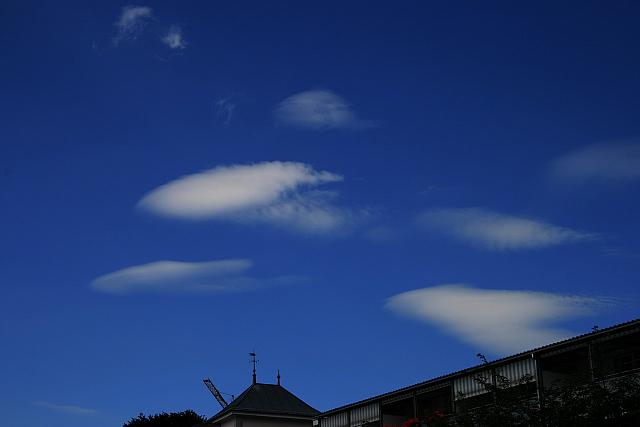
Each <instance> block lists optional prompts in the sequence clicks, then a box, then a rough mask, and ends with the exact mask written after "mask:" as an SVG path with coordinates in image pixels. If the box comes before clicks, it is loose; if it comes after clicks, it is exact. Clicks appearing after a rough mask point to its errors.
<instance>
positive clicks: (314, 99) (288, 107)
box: [274, 90, 373, 130]
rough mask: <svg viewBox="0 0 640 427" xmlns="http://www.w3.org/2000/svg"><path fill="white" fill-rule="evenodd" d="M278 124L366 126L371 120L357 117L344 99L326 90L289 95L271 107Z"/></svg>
mask: <svg viewBox="0 0 640 427" xmlns="http://www.w3.org/2000/svg"><path fill="white" fill-rule="evenodd" d="M274 114H275V117H276V120H277V121H278V122H279V123H282V124H284V125H287V126H291V127H297V128H302V129H311V130H332V129H366V128H370V127H372V126H373V122H371V121H368V120H362V119H360V118H359V117H358V116H357V115H356V113H355V112H354V111H353V110H352V109H351V106H350V105H349V104H348V103H347V101H346V100H345V99H344V98H342V97H340V96H338V95H336V94H335V93H333V92H331V91H328V90H310V91H306V92H300V93H297V94H295V95H292V96H290V97H288V98H286V99H284V100H283V101H282V102H280V103H279V104H278V105H277V106H276V108H275V112H274Z"/></svg>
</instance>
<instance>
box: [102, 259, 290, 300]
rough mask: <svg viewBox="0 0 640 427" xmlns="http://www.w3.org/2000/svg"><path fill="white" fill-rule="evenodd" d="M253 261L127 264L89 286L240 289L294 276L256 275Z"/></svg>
mask: <svg viewBox="0 0 640 427" xmlns="http://www.w3.org/2000/svg"><path fill="white" fill-rule="evenodd" d="M251 265H252V264H251V261H249V260H246V259H225V260H217V261H207V262H179V261H156V262H152V263H149V264H143V265H136V266H133V267H127V268H124V269H122V270H118V271H114V272H113V273H109V274H105V275H104V276H100V277H98V278H97V279H95V280H93V281H92V282H91V284H90V287H91V288H92V289H94V290H96V291H99V292H104V293H108V294H116V295H126V294H133V293H157V294H203V293H207V294H211V293H225V292H240V291H248V290H252V289H256V288H258V287H262V286H267V285H271V284H278V283H285V282H287V281H289V280H294V279H295V278H293V277H284V276H283V277H278V278H271V279H257V278H253V277H250V276H248V275H247V272H248V271H249V270H250V269H251Z"/></svg>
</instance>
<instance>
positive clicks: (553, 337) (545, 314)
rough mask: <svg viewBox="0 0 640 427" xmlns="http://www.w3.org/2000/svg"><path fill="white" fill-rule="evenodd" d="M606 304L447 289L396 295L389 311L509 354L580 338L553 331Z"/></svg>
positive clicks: (560, 297) (547, 295)
mask: <svg viewBox="0 0 640 427" xmlns="http://www.w3.org/2000/svg"><path fill="white" fill-rule="evenodd" d="M602 303H603V302H602V301H600V300H598V299H595V298H588V297H581V296H571V295H558V294H552V293H544V292H530V291H510V290H496V289H476V288H472V287H469V286H466V285H441V286H434V287H430V288H423V289H416V290H413V291H408V292H404V293H401V294H398V295H395V296H393V297H391V298H390V299H389V300H388V301H387V304H386V308H388V309H389V310H392V311H394V312H396V313H398V314H402V315H405V316H408V317H412V318H416V319H419V320H422V321H425V322H428V323H430V324H433V325H435V326H437V327H440V328H442V329H443V330H444V331H445V332H447V333H449V334H451V335H453V336H455V337H457V338H459V339H461V340H463V341H465V342H467V343H469V344H472V345H474V346H477V347H478V348H482V349H483V350H486V351H488V352H491V353H494V354H506V353H515V352H519V351H524V350H527V349H531V348H534V347H539V346H541V345H544V344H549V343H551V342H554V341H557V340H560V339H564V338H568V337H570V336H572V335H574V334H573V333H572V332H570V331H567V330H564V329H562V328H556V327H553V326H550V325H553V324H554V323H557V322H559V321H562V320H565V319H568V318H572V317H576V316H583V315H588V314H590V313H592V312H594V311H595V309H596V308H597V307H598V306H599V305H601V304H602Z"/></svg>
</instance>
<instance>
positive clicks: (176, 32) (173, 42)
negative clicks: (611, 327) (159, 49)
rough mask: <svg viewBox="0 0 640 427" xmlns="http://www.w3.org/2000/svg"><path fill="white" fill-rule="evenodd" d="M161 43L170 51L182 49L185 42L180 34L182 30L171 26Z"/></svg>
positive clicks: (185, 45) (185, 44)
mask: <svg viewBox="0 0 640 427" xmlns="http://www.w3.org/2000/svg"><path fill="white" fill-rule="evenodd" d="M162 42H163V43H164V44H166V45H167V46H168V47H169V48H170V49H184V48H185V47H187V42H186V40H185V39H184V35H183V34H182V29H181V28H180V27H179V26H177V25H172V26H171V28H169V31H168V32H167V34H166V35H165V36H164V37H163V38H162Z"/></svg>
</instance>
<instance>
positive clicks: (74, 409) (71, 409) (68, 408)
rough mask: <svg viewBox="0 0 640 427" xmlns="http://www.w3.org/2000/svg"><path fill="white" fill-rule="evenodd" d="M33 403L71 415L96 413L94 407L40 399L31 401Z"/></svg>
mask: <svg viewBox="0 0 640 427" xmlns="http://www.w3.org/2000/svg"><path fill="white" fill-rule="evenodd" d="M31 403H32V404H33V405H36V406H41V407H43V408H47V409H50V410H52V411H55V412H61V413H65V414H71V415H95V414H97V413H98V411H96V410H95V409H89V408H82V407H80V406H74V405H59V404H57V403H50V402H45V401H42V400H36V401H34V402H31Z"/></svg>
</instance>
